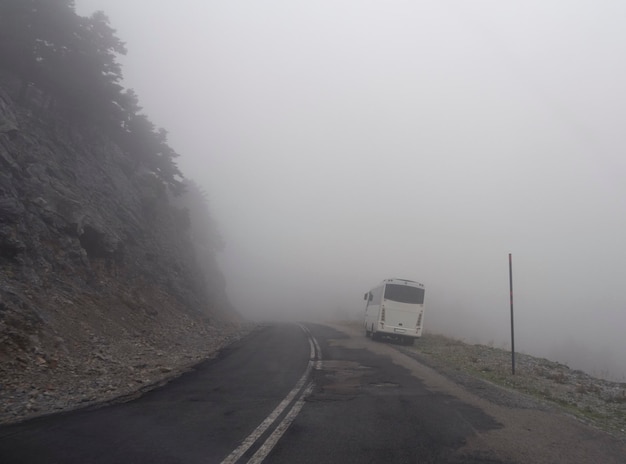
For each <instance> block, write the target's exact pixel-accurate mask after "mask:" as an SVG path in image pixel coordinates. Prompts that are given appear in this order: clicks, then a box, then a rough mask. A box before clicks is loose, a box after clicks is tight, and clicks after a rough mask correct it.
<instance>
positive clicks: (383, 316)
mask: <svg viewBox="0 0 626 464" xmlns="http://www.w3.org/2000/svg"><path fill="white" fill-rule="evenodd" d="M380 320H381V321H383V322H384V321H385V307H384V306H383V307H382V310H381V312H380Z"/></svg>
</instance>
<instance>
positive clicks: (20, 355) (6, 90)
mask: <svg viewBox="0 0 626 464" xmlns="http://www.w3.org/2000/svg"><path fill="white" fill-rule="evenodd" d="M19 93H20V82H19V80H17V79H12V78H11V76H10V75H8V74H4V75H2V79H1V80H0V403H1V404H2V405H3V408H2V410H1V411H0V421H1V422H7V421H14V420H18V419H21V418H24V417H28V416H31V415H37V414H42V413H47V412H52V411H55V410H64V409H68V408H73V407H76V406H77V405H84V404H88V403H90V402H93V401H96V400H102V399H107V398H115V397H118V396H120V395H127V394H131V393H132V392H134V391H137V390H138V389H140V388H142V387H144V386H145V385H147V384H151V383H154V382H157V381H159V380H160V379H163V378H166V377H167V376H171V375H174V374H175V373H177V372H179V371H181V370H182V369H184V368H185V367H186V366H188V365H190V364H192V363H194V362H197V361H198V360H200V359H203V358H205V357H207V356H209V355H210V354H211V353H214V352H215V350H216V349H218V348H219V347H220V346H223V345H224V344H225V343H227V342H228V340H229V339H231V338H232V337H236V334H237V331H238V330H239V329H240V327H239V318H238V316H237V314H236V313H235V312H234V311H233V310H232V308H231V307H230V305H229V303H228V299H227V297H226V293H225V282H224V279H223V277H222V275H221V273H220V272H219V269H218V266H217V263H216V261H215V252H214V251H213V250H212V249H206V248H205V249H202V250H199V249H198V244H194V243H192V237H191V234H192V233H191V230H192V224H193V223H194V221H197V220H198V218H194V217H192V216H190V215H189V212H188V211H187V210H186V209H185V208H184V204H185V195H184V194H183V195H182V196H180V195H179V196H178V197H177V198H176V200H175V201H176V204H177V205H178V206H174V192H173V191H172V188H171V187H170V186H169V185H168V184H167V183H166V182H163V180H162V179H161V178H159V176H158V175H157V174H158V172H157V173H156V174H155V170H154V169H149V166H148V167H146V164H145V163H141V162H137V161H135V160H134V159H133V157H132V154H129V152H128V150H124V149H122V148H121V147H120V146H119V144H117V143H116V142H115V141H113V140H112V138H111V137H109V136H108V135H107V132H106V131H104V130H101V127H99V126H98V125H97V124H80V123H78V122H76V121H75V120H70V119H68V118H66V117H65V115H64V114H62V113H60V112H56V111H55V110H54V109H51V108H49V107H48V106H46V105H45V104H44V103H42V101H43V100H42V99H41V98H40V97H41V95H42V94H41V93H38V92H37V89H36V88H34V87H31V89H30V91H29V95H28V96H27V98H22V99H20V103H19V104H18V103H16V102H17V101H18V95H19Z"/></svg>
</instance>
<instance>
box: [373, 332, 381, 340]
mask: <svg viewBox="0 0 626 464" xmlns="http://www.w3.org/2000/svg"><path fill="white" fill-rule="evenodd" d="M372 340H380V335H379V333H378V332H374V330H373V329H372Z"/></svg>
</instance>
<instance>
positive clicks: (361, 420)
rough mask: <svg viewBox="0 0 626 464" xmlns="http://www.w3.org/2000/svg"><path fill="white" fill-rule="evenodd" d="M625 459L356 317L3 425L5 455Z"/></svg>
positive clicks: (274, 333)
mask: <svg viewBox="0 0 626 464" xmlns="http://www.w3.org/2000/svg"><path fill="white" fill-rule="evenodd" d="M259 462H265V463H285V464H286V463H291V464H300V463H303V464H304V463H316V464H319V463H509V462H511V463H512V462H534V463H541V462H546V463H548V462H568V463H576V462H581V463H582V462H603V463H611V462H615V463H618V462H626V447H625V446H624V444H623V443H620V442H618V441H617V440H614V439H612V438H610V437H609V436H608V435H605V434H603V433H601V432H598V431H595V430H592V429H589V428H587V427H585V426H584V425H582V424H579V423H576V422H575V421H573V420H572V419H570V418H567V417H565V416H562V415H560V414H558V413H555V412H546V411H540V410H531V409H520V408H518V409H515V408H510V407H505V406H498V405H494V404H492V403H490V402H489V401H487V400H486V399H485V398H480V397H478V396H476V395H474V394H472V393H469V392H467V391H465V390H463V389H462V388H460V387H459V386H458V385H456V384H454V383H453V382H451V381H449V380H447V379H446V378H444V377H442V376H441V375H439V374H438V373H436V372H435V371H433V370H432V369H430V368H427V367H425V366H423V365H421V364H419V363H418V362H417V361H416V360H414V359H412V358H411V357H409V356H407V355H406V354H403V353H402V352H401V351H399V350H398V349H397V347H395V346H393V345H388V344H386V343H378V342H374V341H372V340H369V339H366V338H365V337H364V336H363V334H361V333H360V330H358V329H356V328H354V327H351V326H345V325H343V326H329V325H321V324H305V325H296V324H291V325H287V324H285V325H275V326H268V327H264V328H262V329H261V330H258V331H256V332H254V333H252V334H251V335H249V336H248V337H246V338H245V339H244V340H241V341H240V342H238V343H236V344H234V345H232V346H230V347H229V348H228V349H226V350H224V351H222V353H221V354H220V356H219V357H218V358H216V359H214V360H211V361H207V362H205V363H202V364H200V365H198V366H196V368H195V370H194V371H192V372H189V373H187V374H184V375H183V376H181V377H180V378H178V379H176V380H174V381H172V382H170V383H169V384H167V385H165V386H163V387H161V388H159V389H156V390H153V391H151V392H149V393H147V394H145V395H143V396H142V397H141V398H139V399H137V400H134V401H131V402H128V403H123V404H115V405H110V406H106V407H102V408H99V409H95V410H89V411H76V412H73V413H68V414H62V415H55V416H49V417H45V418H41V419H37V420H32V421H28V422H25V423H22V424H17V425H12V426H4V427H0V463H7V464H12V463H46V464H52V463H81V464H88V463H125V464H128V463H155V464H165V463H217V464H220V463H223V464H228V463H259Z"/></svg>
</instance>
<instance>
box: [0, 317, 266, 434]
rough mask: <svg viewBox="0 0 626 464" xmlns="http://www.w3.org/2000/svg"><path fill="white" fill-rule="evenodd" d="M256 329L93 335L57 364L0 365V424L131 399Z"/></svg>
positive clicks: (41, 358) (39, 357)
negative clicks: (150, 337) (174, 336)
mask: <svg viewBox="0 0 626 464" xmlns="http://www.w3.org/2000/svg"><path fill="white" fill-rule="evenodd" d="M256 328H257V326H256V325H254V324H250V323H232V324H229V325H221V326H209V325H205V326H199V325H198V324H194V325H193V326H190V327H188V328H187V329H188V330H186V332H185V336H184V337H183V336H180V337H179V338H178V342H175V343H171V340H170V339H169V338H168V337H166V334H165V333H163V334H160V335H161V337H160V339H161V340H162V342H161V343H157V342H156V341H155V342H154V343H147V342H146V340H145V339H141V338H136V339H134V340H117V341H116V342H115V343H112V342H111V341H110V340H107V339H104V338H101V337H93V339H92V340H91V342H90V343H85V344H82V345H78V346H79V347H80V350H73V351H72V353H71V354H70V353H67V356H65V357H64V358H62V359H61V360H57V359H51V358H50V357H49V356H47V355H46V353H37V352H34V353H29V356H28V357H29V359H23V360H20V359H15V360H12V361H11V362H3V363H0V404H1V405H2V407H1V408H0V424H11V423H17V422H22V421H24V420H28V419H32V418H35V417H40V416H45V415H49V414H54V413H60V412H67V411H72V410H76V409H83V408H96V407H101V406H103V405H106V404H110V403H114V402H123V401H129V400H132V399H134V398H137V397H138V396H140V395H141V394H143V393H145V392H146V391H149V390H152V389H154V388H157V387H159V386H161V385H163V384H165V383H167V382H169V381H170V380H172V379H174V378H176V377H178V376H180V375H182V374H183V373H185V372H187V371H189V370H191V369H193V366H195V365H197V364H199V363H200V362H203V361H205V360H207V359H213V358H215V357H216V356H217V355H218V354H219V352H220V351H221V350H222V349H224V348H225V347H227V346H228V345H230V344H232V343H234V342H235V341H237V340H240V339H241V338H243V337H245V336H246V335H248V334H249V333H250V332H252V331H253V330H255V329H256ZM166 330H167V327H164V331H166ZM168 331H170V332H171V330H168ZM168 343H169V344H168ZM24 356H25V357H26V355H24ZM31 357H33V358H34V362H33V360H31V359H30V358H31Z"/></svg>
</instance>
